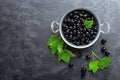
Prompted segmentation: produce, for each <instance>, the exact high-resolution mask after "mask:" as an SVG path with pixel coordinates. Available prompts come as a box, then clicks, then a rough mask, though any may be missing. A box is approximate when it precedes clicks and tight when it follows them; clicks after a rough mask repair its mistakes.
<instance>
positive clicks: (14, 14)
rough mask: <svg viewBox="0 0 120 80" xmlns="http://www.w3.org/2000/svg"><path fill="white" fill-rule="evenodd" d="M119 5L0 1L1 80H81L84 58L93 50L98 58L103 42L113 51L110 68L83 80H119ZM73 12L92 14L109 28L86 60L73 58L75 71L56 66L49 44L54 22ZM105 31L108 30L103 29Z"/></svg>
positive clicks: (84, 0) (95, 0)
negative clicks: (105, 40) (87, 11)
mask: <svg viewBox="0 0 120 80" xmlns="http://www.w3.org/2000/svg"><path fill="white" fill-rule="evenodd" d="M119 4H120V1H119V0H0V80H81V79H80V69H81V67H83V66H85V67H87V64H88V62H87V61H85V56H86V55H87V54H89V53H90V50H94V51H95V52H96V54H98V55H99V56H101V57H102V56H103V54H101V53H100V48H101V45H100V40H101V38H106V39H107V40H108V42H107V44H106V45H105V46H106V47H107V49H108V50H110V51H111V55H110V57H111V58H112V63H111V66H110V67H109V68H108V69H105V70H103V71H98V72H97V73H96V74H95V75H94V74H92V73H91V72H87V75H86V77H85V78H84V79H83V80H119V79H120V5H119ZM72 8H87V9H90V10H91V11H93V12H94V13H95V14H96V15H97V16H98V18H99V20H100V22H101V23H103V22H105V21H106V22H108V23H109V24H110V27H111V29H110V32H109V33H108V34H101V35H100V37H99V40H98V41H97V42H96V43H95V44H94V45H93V46H91V47H89V48H87V49H83V50H76V49H72V48H71V50H72V51H73V52H74V53H78V52H82V53H83V56H82V57H81V58H80V59H79V58H74V59H72V60H71V62H72V63H73V64H74V68H73V69H68V68H67V64H65V63H63V62H60V63H58V62H57V56H54V55H51V53H50V50H49V48H48V47H47V45H46V43H47V40H48V38H49V37H50V35H52V34H53V33H52V31H51V29H50V24H51V22H52V21H53V20H56V21H58V22H59V21H60V19H61V17H62V16H63V15H64V13H66V12H67V11H69V10H70V9H72ZM102 29H106V27H103V28H102Z"/></svg>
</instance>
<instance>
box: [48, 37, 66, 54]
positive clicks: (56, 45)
mask: <svg viewBox="0 0 120 80" xmlns="http://www.w3.org/2000/svg"><path fill="white" fill-rule="evenodd" d="M47 45H48V46H49V47H50V49H51V52H52V54H55V53H56V52H57V51H59V52H61V51H62V48H63V45H64V42H63V40H62V39H61V38H59V37H58V36H57V35H52V36H51V37H50V38H49V40H48V43H47Z"/></svg>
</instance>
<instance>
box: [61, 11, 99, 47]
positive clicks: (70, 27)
mask: <svg viewBox="0 0 120 80" xmlns="http://www.w3.org/2000/svg"><path fill="white" fill-rule="evenodd" d="M85 20H93V21H94V22H93V25H92V28H86V27H85V25H84V21H85ZM62 31H63V35H64V37H65V38H66V40H68V41H69V42H71V43H73V44H75V45H77V46H79V45H87V44H89V43H90V42H91V41H92V40H94V39H95V37H96V35H97V32H98V22H97V19H96V18H95V16H94V15H93V14H92V13H91V12H89V11H87V10H82V9H80V10H74V11H72V12H70V13H68V14H67V15H66V16H65V18H64V19H63V23H62Z"/></svg>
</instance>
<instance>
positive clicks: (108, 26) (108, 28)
mask: <svg viewBox="0 0 120 80" xmlns="http://www.w3.org/2000/svg"><path fill="white" fill-rule="evenodd" d="M104 25H107V31H103V30H100V32H102V33H108V32H109V31H110V25H109V23H107V22H104V23H102V24H100V27H102V26H104Z"/></svg>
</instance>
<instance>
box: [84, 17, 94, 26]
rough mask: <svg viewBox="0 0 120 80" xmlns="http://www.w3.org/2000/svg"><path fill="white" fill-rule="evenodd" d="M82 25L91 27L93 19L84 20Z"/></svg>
mask: <svg viewBox="0 0 120 80" xmlns="http://www.w3.org/2000/svg"><path fill="white" fill-rule="evenodd" d="M84 25H85V27H86V28H92V25H93V20H87V19H86V20H85V21H84Z"/></svg>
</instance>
